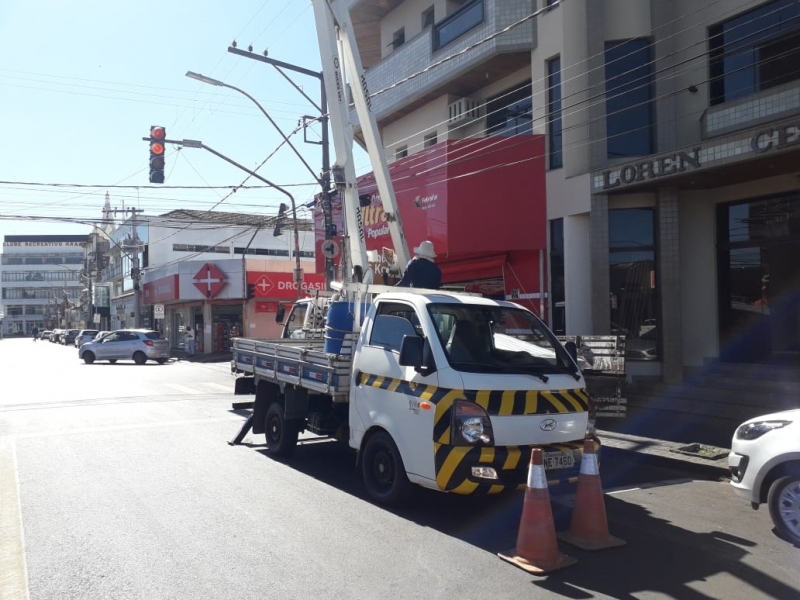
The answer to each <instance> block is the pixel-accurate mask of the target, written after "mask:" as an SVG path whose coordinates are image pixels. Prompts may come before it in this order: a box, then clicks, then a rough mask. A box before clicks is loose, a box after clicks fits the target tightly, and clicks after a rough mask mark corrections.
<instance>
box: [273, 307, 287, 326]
mask: <svg viewBox="0 0 800 600" xmlns="http://www.w3.org/2000/svg"><path fill="white" fill-rule="evenodd" d="M285 315H286V305H285V304H278V309H277V310H276V311H275V322H276V323H281V324H282V323H283V317H284V316H285Z"/></svg>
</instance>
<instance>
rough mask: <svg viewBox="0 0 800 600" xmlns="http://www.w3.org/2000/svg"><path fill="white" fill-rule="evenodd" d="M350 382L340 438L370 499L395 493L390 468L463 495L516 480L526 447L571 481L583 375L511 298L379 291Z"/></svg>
mask: <svg viewBox="0 0 800 600" xmlns="http://www.w3.org/2000/svg"><path fill="white" fill-rule="evenodd" d="M350 390H351V398H350V418H349V425H350V445H351V447H353V448H356V449H360V450H361V454H362V456H361V460H362V463H364V465H365V466H364V467H363V468H362V474H363V476H364V481H365V483H366V485H367V487H368V490H369V491H370V494H371V495H373V496H375V497H385V498H387V499H389V500H393V497H394V496H395V494H398V495H401V494H402V493H403V491H404V490H403V489H402V488H403V485H404V482H403V481H402V479H403V478H402V477H395V478H394V479H392V478H390V477H387V476H386V475H385V474H386V473H389V472H393V473H397V472H404V473H405V475H406V477H407V479H408V481H410V482H412V483H416V484H419V485H422V486H423V487H429V488H433V489H437V490H441V491H446V492H454V493H461V494H471V493H476V492H479V491H480V492H483V493H496V492H499V491H502V490H504V489H509V488H521V487H524V485H525V481H526V475H527V467H528V457H529V456H530V449H531V447H533V446H534V445H535V446H539V447H544V449H545V466H546V469H547V472H548V479H549V480H551V483H553V484H558V483H567V482H573V481H575V480H576V478H577V475H578V471H577V468H578V466H579V465H580V457H581V453H582V445H583V440H584V438H585V436H586V433H587V428H589V426H590V423H589V398H588V396H587V394H586V391H585V384H584V381H583V376H582V374H581V372H580V370H579V369H578V366H577V364H576V362H575V360H574V359H573V357H571V356H570V354H569V353H568V352H567V351H566V349H565V348H564V346H562V345H561V344H560V343H559V342H558V340H557V339H556V338H555V336H554V335H553V334H552V332H550V330H549V329H548V328H547V327H546V326H545V325H544V323H542V322H541V321H540V320H539V319H538V318H537V317H536V316H535V315H534V314H533V313H531V312H529V311H527V310H526V309H524V308H522V307H520V306H518V305H516V304H513V303H511V302H502V301H494V300H489V299H484V298H479V297H470V298H469V299H468V300H465V299H464V298H459V297H458V296H454V295H450V294H424V295H422V294H411V293H401V292H397V293H387V294H381V295H380V296H378V298H377V299H376V301H375V304H374V306H373V307H372V309H371V310H370V312H369V313H368V315H367V318H366V321H365V322H364V326H363V328H362V331H361V335H360V338H359V341H358V344H357V347H356V351H355V354H354V357H353V373H352V380H351V383H350ZM376 445H377V446H378V448H377V449H376V448H375V447H374V446H376ZM383 463H386V464H383ZM398 480H399V481H398Z"/></svg>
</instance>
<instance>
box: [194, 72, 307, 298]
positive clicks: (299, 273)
mask: <svg viewBox="0 0 800 600" xmlns="http://www.w3.org/2000/svg"><path fill="white" fill-rule="evenodd" d="M186 76H187V77H189V78H190V79H196V80H197V81H201V82H203V83H207V84H209V85H215V86H218V87H224V88H229V89H231V90H235V91H237V92H239V93H240V94H242V95H244V96H246V97H247V98H249V99H250V100H251V101H252V102H253V104H255V105H256V106H257V107H258V109H259V110H260V111H261V112H262V113H263V114H264V116H265V117H267V119H268V120H269V122H270V123H271V124H272V126H273V127H275V129H276V130H277V131H278V133H280V134H281V137H282V138H283V140H284V141H285V142H286V143H287V144H288V145H289V147H290V148H291V149H292V150H294V153H295V154H296V155H297V156H298V157H299V158H300V160H301V161H302V163H303V164H304V165H305V167H306V168H307V169H308V170H309V171H311V174H312V175H313V176H314V178H315V179H316V178H317V176H316V175H315V174H314V171H313V169H312V168H311V167H310V166H309V165H308V163H307V162H306V160H305V159H304V158H303V156H302V155H301V154H300V153H299V152H298V151H297V148H295V147H294V145H293V144H292V142H290V141H289V138H288V137H286V135H285V134H284V133H283V131H281V128H280V127H278V124H277V123H276V122H275V121H274V120H273V119H272V117H270V116H269V113H268V112H267V111H266V110H264V107H263V106H261V104H259V103H258V101H257V100H256V99H255V98H253V97H252V96H251V95H250V94H248V93H247V92H245V91H244V90H242V89H240V88H238V87H235V86H233V85H229V84H227V83H225V82H222V81H219V80H218V79H214V78H212V77H206V76H205V75H201V74H200V73H194V72H192V71H187V72H186ZM186 141H188V140H184V145H187V144H186ZM190 146H191V145H190ZM196 147H200V148H203V149H205V150H208V151H209V152H211V153H212V154H214V155H216V156H218V157H220V158H222V159H224V160H226V161H228V162H229V163H231V164H232V165H235V166H237V167H239V168H240V169H242V170H244V171H246V172H247V173H249V174H250V175H251V176H253V177H255V178H256V179H259V180H261V181H263V182H264V183H266V184H267V185H269V186H272V187H274V188H275V189H276V190H278V191H279V192H282V193H283V194H285V195H286V196H288V197H289V201H290V202H291V204H292V221H293V223H294V254H295V264H296V267H295V272H294V280H295V284H296V285H297V296H298V297H300V296H302V289H301V284H302V283H303V270H302V267H301V266H300V232H299V231H298V227H297V206H296V204H295V200H294V196H293V195H292V194H290V193H289V192H288V191H286V190H285V189H283V188H282V187H280V186H279V185H275V184H274V183H272V182H271V181H269V180H267V179H265V178H263V177H261V176H260V175H258V174H256V173H254V172H253V171H250V170H249V169H247V168H245V167H243V166H242V165H240V164H239V163H237V162H235V161H233V160H231V159H230V158H228V157H227V156H224V155H222V154H220V153H219V152H216V151H215V150H212V149H211V148H209V147H208V146H205V145H204V144H203V143H202V142H198V143H197V144H196ZM318 181H319V180H318Z"/></svg>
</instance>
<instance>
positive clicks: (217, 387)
mask: <svg viewBox="0 0 800 600" xmlns="http://www.w3.org/2000/svg"><path fill="white" fill-rule="evenodd" d="M203 385H204V386H205V387H210V388H213V389H215V390H219V391H221V392H229V393H233V386H231V385H222V384H221V383H213V382H211V383H204V384H203Z"/></svg>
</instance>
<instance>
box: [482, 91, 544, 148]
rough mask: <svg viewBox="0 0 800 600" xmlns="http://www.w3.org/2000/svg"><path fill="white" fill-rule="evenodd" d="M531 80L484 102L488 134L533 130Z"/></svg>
mask: <svg viewBox="0 0 800 600" xmlns="http://www.w3.org/2000/svg"><path fill="white" fill-rule="evenodd" d="M532 111H533V104H532V102H531V82H530V81H526V82H525V83H523V84H521V85H518V86H516V87H514V88H512V89H510V90H507V91H505V92H503V93H502V94H500V95H498V96H494V97H492V98H489V99H488V101H487V102H486V129H487V131H488V134H489V135H499V136H511V135H520V134H530V133H532V131H533V118H532Z"/></svg>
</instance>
